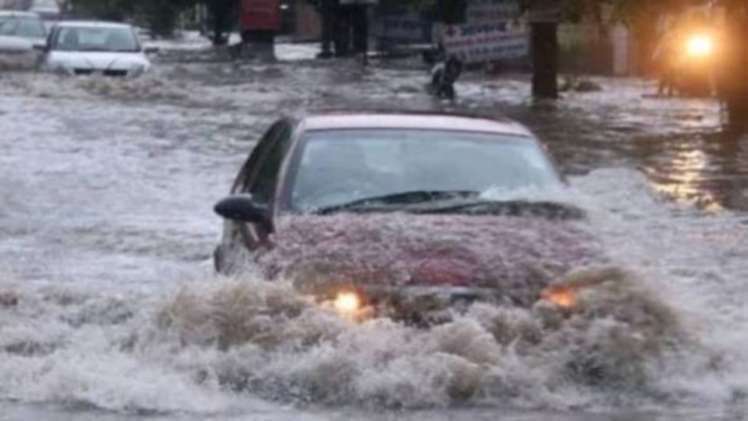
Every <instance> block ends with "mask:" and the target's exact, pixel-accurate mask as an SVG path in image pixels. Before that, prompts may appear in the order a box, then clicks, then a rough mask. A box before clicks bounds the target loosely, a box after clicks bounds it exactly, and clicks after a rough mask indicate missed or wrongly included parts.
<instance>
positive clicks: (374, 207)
mask: <svg viewBox="0 0 748 421" xmlns="http://www.w3.org/2000/svg"><path fill="white" fill-rule="evenodd" d="M478 196H480V193H479V192H475V191H466V190H454V191H438V190H435V191H427V190H419V191H410V192H402V193H394V194H388V195H383V196H376V197H368V198H364V199H358V200H354V201H351V202H347V203H342V204H338V205H332V206H325V207H322V208H319V209H316V210H315V211H314V212H313V213H315V214H317V215H329V214H331V213H335V212H343V211H349V212H395V211H400V210H404V209H407V208H408V207H410V206H412V205H420V204H424V203H432V202H441V203H444V202H447V203H454V201H455V200H464V199H473V198H477V197H478Z"/></svg>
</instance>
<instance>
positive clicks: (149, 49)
mask: <svg viewBox="0 0 748 421" xmlns="http://www.w3.org/2000/svg"><path fill="white" fill-rule="evenodd" d="M159 51H161V50H160V49H159V48H158V47H145V48H143V52H144V53H146V54H158V53H159Z"/></svg>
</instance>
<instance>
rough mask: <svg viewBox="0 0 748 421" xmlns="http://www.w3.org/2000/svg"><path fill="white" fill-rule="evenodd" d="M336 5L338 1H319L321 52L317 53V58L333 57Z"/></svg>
mask: <svg viewBox="0 0 748 421" xmlns="http://www.w3.org/2000/svg"><path fill="white" fill-rule="evenodd" d="M337 3H338V0H321V1H320V4H319V11H320V14H321V16H322V52H320V53H319V56H318V57H319V58H331V57H332V56H333V51H332V49H333V42H334V38H335V13H336V8H337V6H338V4H337Z"/></svg>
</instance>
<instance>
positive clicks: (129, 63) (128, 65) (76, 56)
mask: <svg viewBox="0 0 748 421" xmlns="http://www.w3.org/2000/svg"><path fill="white" fill-rule="evenodd" d="M47 65H48V66H49V67H51V68H54V67H66V68H75V69H90V70H130V69H133V68H137V67H148V66H149V65H150V62H149V61H148V59H147V58H146V57H145V56H144V55H143V54H142V53H110V52H80V51H53V52H52V53H50V55H49V57H48V59H47Z"/></svg>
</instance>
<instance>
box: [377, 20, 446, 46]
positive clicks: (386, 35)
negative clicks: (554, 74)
mask: <svg viewBox="0 0 748 421" xmlns="http://www.w3.org/2000/svg"><path fill="white" fill-rule="evenodd" d="M431 28H432V25H431V22H429V21H427V20H424V19H423V18H422V17H421V16H420V15H419V14H418V13H414V12H410V13H403V14H389V15H382V16H380V17H379V18H378V19H377V26H376V35H377V38H379V39H380V40H383V41H389V42H397V43H400V42H402V43H406V44H407V43H412V44H419V43H430V42H431Z"/></svg>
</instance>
